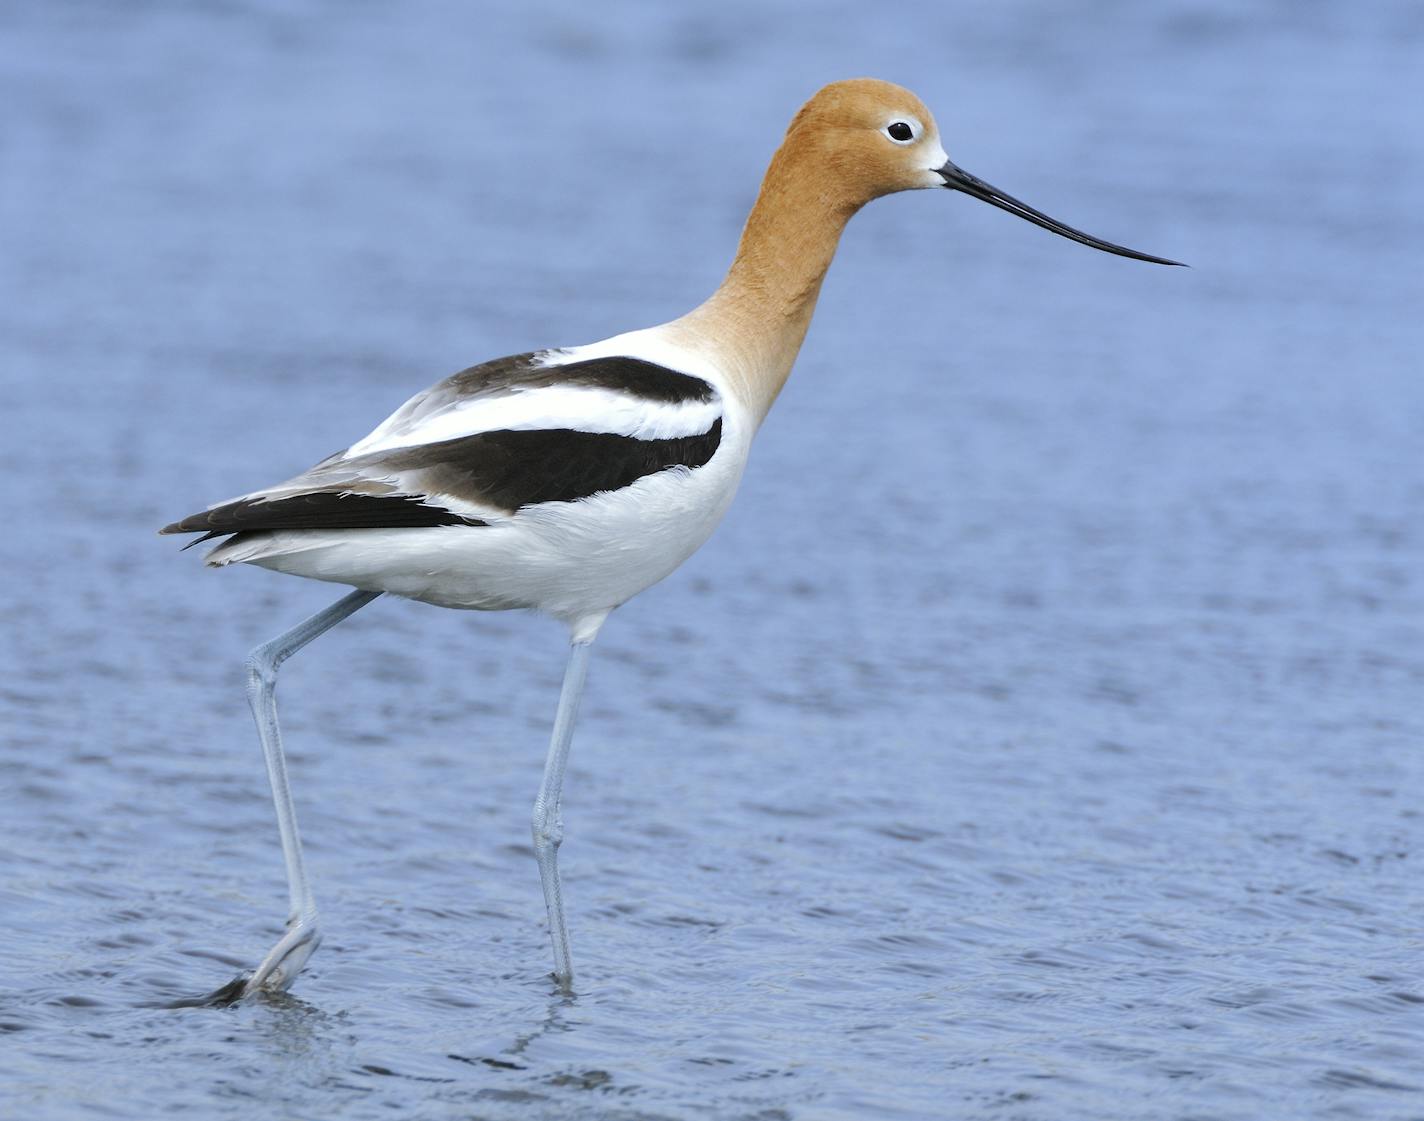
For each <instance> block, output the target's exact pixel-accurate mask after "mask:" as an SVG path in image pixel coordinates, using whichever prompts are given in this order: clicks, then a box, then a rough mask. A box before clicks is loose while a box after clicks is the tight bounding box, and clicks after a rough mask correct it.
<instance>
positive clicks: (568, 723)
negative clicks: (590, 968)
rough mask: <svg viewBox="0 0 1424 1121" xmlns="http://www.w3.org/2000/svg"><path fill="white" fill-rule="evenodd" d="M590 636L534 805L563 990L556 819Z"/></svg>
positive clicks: (582, 643) (570, 678)
mask: <svg viewBox="0 0 1424 1121" xmlns="http://www.w3.org/2000/svg"><path fill="white" fill-rule="evenodd" d="M592 646H593V635H591V634H589V635H586V636H583V635H579V636H577V637H576V638H575V639H574V642H573V646H572V647H571V649H570V651H569V664H568V668H567V669H566V670H564V685H563V688H562V689H561V690H560V692H559V710H558V712H557V713H556V714H555V716H554V734H553V738H552V739H551V740H550V742H549V757H548V758H547V759H546V760H545V761H544V780H543V782H541V783H540V784H539V797H538V798H536V799H535V800H534V822H533V824H534V857H535V859H536V860H538V861H539V880H540V882H541V883H542V884H543V885H544V902H545V904H546V905H547V906H548V908H549V938H550V939H551V940H552V941H553V943H554V977H555V979H556V980H557V981H558V982H559V984H560V985H562V986H563V987H565V988H567V987H568V986H569V984H570V983H571V982H572V981H573V976H574V971H573V963H572V962H571V961H570V959H569V928H568V924H567V923H566V922H565V921H564V896H563V891H562V890H561V888H560V886H559V863H558V861H559V845H560V843H561V842H562V841H563V839H564V822H563V817H562V814H561V809H562V805H561V802H562V798H563V787H564V768H565V766H567V764H568V761H569V743H570V741H572V740H573V736H574V720H575V718H576V717H577V716H578V707H579V698H581V697H582V696H583V685H584V681H585V680H586V679H587V677H588V656H589V652H590V650H591V649H592Z"/></svg>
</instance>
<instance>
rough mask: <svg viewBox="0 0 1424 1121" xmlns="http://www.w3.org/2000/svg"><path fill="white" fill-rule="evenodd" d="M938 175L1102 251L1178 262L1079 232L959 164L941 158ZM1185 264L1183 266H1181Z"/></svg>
mask: <svg viewBox="0 0 1424 1121" xmlns="http://www.w3.org/2000/svg"><path fill="white" fill-rule="evenodd" d="M936 170H937V171H938V172H939V173H940V175H942V176H944V185H945V186H946V187H948V188H949V189H950V190H951V191H963V192H964V193H965V194H966V195H970V196H971V197H973V198H976V199H982V200H983V201H984V202H987V203H989V204H990V205H991V206H997V207H998V208H999V209H1000V210H1007V211H1008V212H1009V213H1010V214H1017V215H1018V216H1019V217H1020V218H1024V219H1026V220H1028V221H1030V222H1032V223H1033V224H1034V225H1035V226H1042V227H1043V228H1044V229H1045V230H1052V231H1053V232H1054V233H1056V234H1061V235H1062V236H1063V237H1066V238H1069V239H1070V240H1072V241H1079V242H1082V243H1083V244H1084V245H1091V246H1092V247H1093V248H1094V249H1101V250H1102V251H1103V252H1104V253H1116V254H1117V255H1118V256H1119V257H1132V258H1134V259H1135V260H1138V261H1151V262H1152V263H1153V264H1154V265H1181V264H1182V262H1181V261H1169V260H1167V258H1166V257H1153V256H1151V255H1150V254H1147V253H1139V252H1138V251H1137V250H1136V249H1127V248H1124V247H1123V246H1121V245H1114V244H1113V243H1112V242H1110V241H1102V240H1101V239H1099V238H1096V237H1092V236H1090V235H1088V234H1085V233H1083V231H1082V230H1075V229H1074V228H1073V227H1072V226H1065V225H1064V224H1063V223H1062V222H1060V221H1058V220H1057V219H1055V218H1050V217H1049V216H1048V215H1047V214H1045V213H1043V211H1041V210H1035V209H1034V208H1033V207H1031V206H1029V205H1028V204H1027V203H1023V202H1019V200H1018V199H1016V198H1014V196H1013V195H1006V194H1004V192H1003V191H1001V190H999V188H998V187H991V186H989V184H988V183H986V182H984V180H982V179H980V178H979V177H978V176H975V175H970V174H969V172H967V171H965V170H963V169H962V168H958V167H955V166H954V164H952V163H950V162H948V161H945V165H944V166H943V167H941V168H936ZM1183 267H1185V266H1183Z"/></svg>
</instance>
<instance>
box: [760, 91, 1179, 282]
mask: <svg viewBox="0 0 1424 1121" xmlns="http://www.w3.org/2000/svg"><path fill="white" fill-rule="evenodd" d="M778 155H779V156H780V157H781V158H783V159H785V160H786V161H787V162H788V163H790V164H792V165H793V166H795V167H796V168H797V170H798V171H799V172H800V176H801V177H803V178H810V179H812V180H813V182H812V183H811V184H808V186H810V187H811V189H812V190H814V191H815V192H816V193H817V194H818V195H819V197H820V198H821V199H822V200H823V202H824V203H826V204H827V205H829V206H832V207H835V208H837V209H841V210H845V211H854V210H856V209H859V208H860V207H861V206H863V205H865V204H866V203H867V202H869V201H871V200H872V199H876V198H879V197H880V196H882V195H888V194H893V193H895V192H897V191H914V190H923V189H928V188H931V187H934V188H946V187H947V188H949V189H950V190H951V191H961V192H963V193H964V194H966V195H969V196H971V197H972V198H976V199H979V200H981V201H983V202H987V203H989V204H990V205H991V206H997V207H998V208H999V209H1001V210H1007V211H1008V212H1009V213H1010V214H1016V215H1018V217H1020V218H1023V219H1025V220H1026V221H1029V222H1032V223H1034V225H1037V226H1042V227H1043V228H1044V229H1046V230H1052V231H1053V232H1054V233H1056V234H1060V235H1061V236H1063V237H1066V238H1069V239H1071V240H1073V241H1077V242H1081V243H1082V244H1084V245H1089V246H1092V248H1094V249H1101V250H1102V251H1103V252H1105V253H1116V254H1118V255H1119V256H1122V257H1134V258H1136V259H1137V260H1139V261H1152V262H1154V263H1155V264H1159V265H1176V264H1180V263H1181V262H1179V261H1169V260H1167V259H1166V258H1163V257H1153V256H1150V255H1149V254H1146V253H1139V252H1138V251H1137V250H1135V249H1126V248H1124V247H1123V246H1121V245H1114V244H1112V243H1111V242H1107V241H1103V240H1102V239H1100V238H1096V237H1093V236H1091V235H1089V234H1085V233H1083V232H1082V231H1081V230H1075V229H1074V228H1073V227H1071V226H1067V225H1064V224H1063V223H1062V222H1060V221H1058V220H1057V219H1056V218H1050V217H1049V216H1048V215H1046V214H1044V213H1043V212H1041V211H1038V210H1035V209H1034V208H1033V207H1031V206H1029V205H1028V204H1026V203H1023V202H1020V201H1019V200H1018V199H1016V198H1014V197H1013V196H1012V195H1009V194H1006V193H1005V192H1003V191H1001V190H999V189H998V188H997V187H992V186H990V185H989V184H988V183H986V182H984V181H983V180H982V179H979V178H977V177H976V176H973V175H970V174H969V173H968V172H967V171H964V170H963V169H961V168H959V167H958V166H956V165H955V164H954V163H953V162H951V161H950V158H949V156H948V155H947V154H946V152H945V150H944V145H943V143H942V142H941V140H940V135H939V126H937V125H936V124H935V119H934V116H933V114H931V113H930V111H929V109H928V108H926V106H925V104H924V102H922V101H921V100H920V99H919V98H918V97H916V96H915V95H914V94H913V93H911V92H910V91H909V90H907V89H905V88H904V87H902V86H897V85H894V84H893V83H891V82H882V81H879V80H877V79H874V78H852V79H849V80H848V81H843V82H833V83H831V84H830V85H828V86H825V87H823V88H822V89H820V90H819V91H817V93H816V94H815V96H813V97H812V98H811V100H810V101H808V102H806V104H805V105H803V106H802V107H801V109H800V111H798V112H797V114H796V116H795V117H794V118H793V119H792V121H791V126H790V128H788V129H787V131H786V140H785V141H784V143H783V144H782V149H781V152H780V153H778Z"/></svg>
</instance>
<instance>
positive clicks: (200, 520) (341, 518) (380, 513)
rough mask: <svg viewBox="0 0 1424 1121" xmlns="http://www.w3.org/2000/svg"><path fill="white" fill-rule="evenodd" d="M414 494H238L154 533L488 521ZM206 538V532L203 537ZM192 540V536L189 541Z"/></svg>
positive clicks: (210, 534) (219, 533)
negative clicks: (268, 498) (272, 497)
mask: <svg viewBox="0 0 1424 1121" xmlns="http://www.w3.org/2000/svg"><path fill="white" fill-rule="evenodd" d="M487 524H488V523H487V522H482V521H480V520H479V519H478V518H467V517H463V516H462V515H460V514H456V513H454V512H452V511H450V510H446V509H444V508H442V507H440V506H430V505H427V504H426V503H424V502H422V501H421V500H420V499H419V498H409V497H404V496H401V495H374V494H346V493H341V492H339V491H311V492H309V493H307V494H298V495H294V496H293V497H291V498H278V499H275V500H273V501H267V502H264V501H262V500H261V499H251V498H249V499H242V500H240V501H238V502H229V503H228V504H227V505H226V506H218V507H216V508H215V509H212V510H204V511H203V512H202V513H201V514H193V515H191V516H189V517H186V518H184V519H183V520H182V521H177V522H174V523H173V524H172V525H167V526H164V527H163V528H162V529H160V530H159V531H158V532H159V533H202V532H203V531H207V535H208V537H221V536H222V535H223V534H226V533H242V532H244V531H246V530H276V529H393V528H398V527H417V526H437V525H487ZM203 540H206V538H203ZM194 544H196V542H194Z"/></svg>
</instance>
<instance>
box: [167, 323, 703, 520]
mask: <svg viewBox="0 0 1424 1121" xmlns="http://www.w3.org/2000/svg"><path fill="white" fill-rule="evenodd" d="M722 417H723V401H722V397H721V395H720V394H719V393H718V392H717V390H716V388H715V387H714V386H713V385H712V384H711V383H710V382H708V381H705V380H704V379H702V378H699V377H694V376H692V375H691V374H686V373H683V372H681V371H678V370H674V369H670V368H668V367H666V366H662V365H658V364H657V363H654V362H649V361H645V360H643V359H640V358H633V357H628V356H622V355H617V356H611V357H597V358H589V359H583V360H580V359H578V358H577V352H573V353H572V354H570V353H566V352H563V351H540V352H535V353H530V354H519V355H514V356H512V357H509V358H499V359H496V360H494V361H492V362H486V363H484V364H482V365H479V366H472V367H470V368H469V369H467V370H462V371H461V372H460V373H458V374H455V375H454V376H452V377H449V378H446V379H445V380H444V381H442V382H440V383H439V384H437V385H435V386H432V387H431V388H430V389H428V390H426V391H425V392H424V393H421V394H419V395H417V396H415V397H412V398H411V399H410V400H409V401H407V402H406V403H405V404H404V405H402V406H401V407H400V408H399V409H397V410H396V411H395V412H394V413H392V414H391V416H390V417H388V418H387V419H386V420H385V421H384V422H382V423H381V425H380V426H379V427H377V428H376V430H375V431H373V432H372V433H371V434H370V435H369V436H367V437H365V439H363V440H360V441H358V442H357V443H355V444H352V445H351V447H349V448H347V449H345V450H344V451H341V452H338V453H336V454H335V455H333V456H330V457H328V458H327V459H324V460H322V462H320V463H318V464H317V465H316V466H315V467H313V468H312V469H311V470H309V471H307V472H305V473H303V474H301V475H298V476H297V477H295V478H293V479H290V480H288V481H287V482H285V483H281V484H280V485H278V486H274V487H269V488H266V489H264V490H261V491H256V492H254V493H252V494H248V495H243V496H242V497H240V498H236V499H233V500H232V501H230V502H224V503H221V504H220V505H217V506H214V507H212V508H210V509H208V510H205V511H203V512H202V513H199V514H193V515H191V516H190V517H187V518H183V519H182V520H181V521H177V522H174V523H173V524H172V525H169V526H165V527H164V528H163V529H162V530H160V531H159V532H161V533H204V534H205V537H203V538H201V539H200V540H207V539H208V538H210V537H220V536H224V535H226V534H230V533H245V532H254V531H272V530H292V529H375V528H382V529H390V528H401V527H420V526H442V525H466V526H480V525H487V524H490V523H491V522H492V521H496V520H500V519H504V518H508V517H510V516H512V515H514V514H516V513H517V512H518V511H519V510H522V509H524V508H526V507H530V506H539V505H542V504H545V503H551V502H574V501H577V500H578V499H581V498H588V497H590V496H592V495H595V494H598V493H600V492H604V491H612V490H618V489H621V488H623V487H626V486H629V485H631V484H632V483H634V482H636V481H637V480H638V479H641V478H643V477H645V476H647V475H651V474H654V473H656V472H660V471H666V470H669V469H672V468H678V467H682V468H689V469H695V468H698V467H701V466H703V465H704V464H706V463H707V462H708V461H709V460H711V458H712V456H713V455H714V454H716V451H717V448H718V446H719V445H720V443H721V439H722ZM194 543H195V544H196V542H194Z"/></svg>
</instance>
